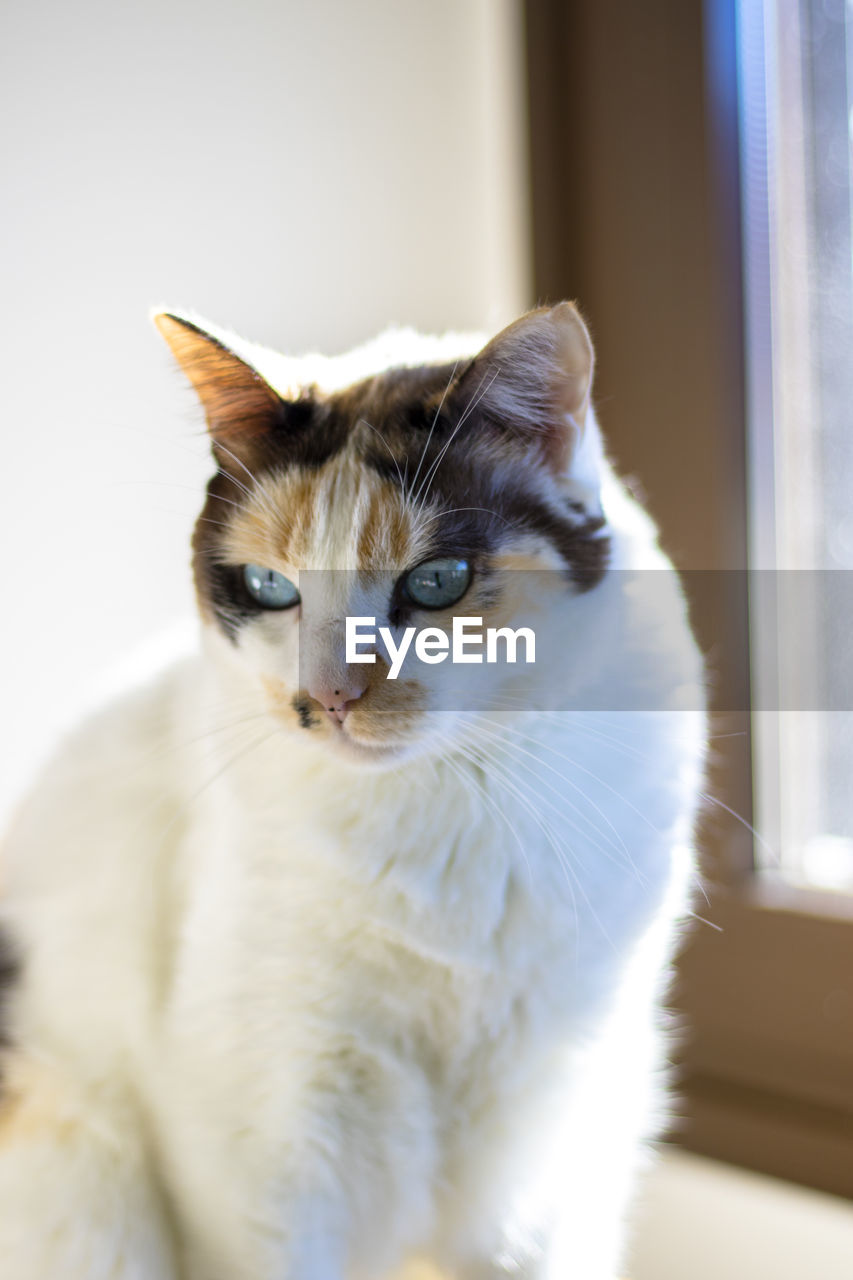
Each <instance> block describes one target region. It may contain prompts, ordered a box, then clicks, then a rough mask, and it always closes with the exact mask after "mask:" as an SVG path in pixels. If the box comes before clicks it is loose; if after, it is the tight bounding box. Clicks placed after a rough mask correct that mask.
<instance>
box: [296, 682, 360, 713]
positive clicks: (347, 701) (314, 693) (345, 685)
mask: <svg viewBox="0 0 853 1280" xmlns="http://www.w3.org/2000/svg"><path fill="white" fill-rule="evenodd" d="M308 692H309V694H310V695H311V697H312V698H313V699H314V701H315V702H319V704H320V706H321V707H322V708H323V710H324V711H325V713H326V715H327V716H328V717H329V719H330V720H332V721H333V722H334V723H335V724H343V722H344V720H346V718H347V716H348V715H349V712H350V708H351V707H352V704H353V703H354V702H357V701H358V699H359V698H360V697H361V695H362V694H363V693H364V686H363V685H359V684H356V683H355V681H352V680H341V681H340V682H339V684H338V686H337V688H335V687H333V686H332V685H331V684H328V685H327V684H319V683H318V684H309V686H308Z"/></svg>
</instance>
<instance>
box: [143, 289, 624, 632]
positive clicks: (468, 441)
mask: <svg viewBox="0 0 853 1280" xmlns="http://www.w3.org/2000/svg"><path fill="white" fill-rule="evenodd" d="M157 323H158V326H159V327H160V328H161V331H162V332H163V333H164V335H165V336H166V338H167V341H169V343H170V345H171V347H172V349H173V351H174V352H175V354H176V356H177V358H178V359H179V361H180V363H181V365H182V367H183V368H184V369H185V371H186V372H187V374H188V376H189V377H190V380H191V381H192V382H193V385H194V386H195V387H196V389H197V391H198V393H199V396H200V398H201V400H202V403H203V404H204V407H205V411H206V413H207V416H208V422H209V424H210V429H211V435H212V438H213V446H214V453H215V455H216V458H217V462H218V464H219V470H218V472H217V474H216V476H215V477H214V478H213V480H212V481H211V483H210V485H209V486H208V496H207V502H206V504H205V507H204V510H203V511H202V514H201V517H200V519H199V522H198V524H197V526H196V530H195V534H194V539H193V551H194V567H195V576H196V584H197V589H198V595H199V601H200V607H201V610H202V613H203V615H204V616H205V617H206V618H208V619H217V620H218V621H219V623H220V625H221V626H222V627H223V628H224V630H225V631H226V632H227V633H228V634H229V635H231V636H232V637H233V636H235V635H236V633H237V630H238V628H239V627H240V625H242V622H243V621H245V620H246V619H248V618H251V617H252V616H256V615H257V613H258V609H257V608H256V607H255V606H254V605H253V604H252V602H251V601H250V600H247V599H246V597H245V592H243V591H242V586H241V581H240V578H239V574H238V573H237V568H238V567H239V566H240V565H242V564H246V563H257V564H262V565H265V566H268V567H271V568H277V569H279V570H280V571H281V572H283V573H286V574H288V576H293V575H294V574H295V573H298V572H299V570H301V569H303V568H324V569H335V568H341V569H342V568H348V569H352V568H359V569H361V570H365V571H370V570H373V569H377V570H385V571H387V570H391V569H396V570H397V571H399V572H402V571H403V570H404V569H406V568H411V567H414V564H416V563H420V562H422V561H423V560H425V559H431V558H434V557H439V556H444V555H462V556H465V557H467V558H469V559H471V560H473V561H476V562H477V563H482V562H484V561H486V560H488V559H489V558H493V557H494V556H496V555H499V554H503V553H505V552H507V551H508V550H511V549H512V546H513V544H514V543H515V542H518V541H519V540H521V541H522V542H525V541H527V540H529V537H530V535H533V536H534V537H536V538H538V539H540V540H541V541H542V542H543V543H544V544H546V546H547V547H548V548H551V549H552V550H553V551H555V552H556V553H557V554H558V555H559V557H560V559H561V561H562V564H563V566H564V567H565V569H566V570H567V571H568V574H569V576H570V577H571V579H572V581H573V582H574V584H575V585H576V586H577V587H579V588H580V589H581V590H588V589H590V588H591V587H593V586H594V585H595V583H596V582H598V581H599V580H600V578H601V576H602V575H603V574H604V572H605V570H606V567H607V560H608V554H609V547H608V542H607V539H606V537H603V536H602V532H603V529H604V520H603V518H602V517H601V515H600V514H599V512H598V511H597V509H595V501H594V495H593V501H592V502H591V504H590V507H589V509H588V508H587V506H586V505H585V502H586V500H587V499H586V496H585V494H586V492H587V491H584V492H583V493H581V497H582V498H583V501H579V500H578V490H577V488H573V487H572V486H571V483H570V480H571V477H570V468H571V463H572V458H573V456H574V453H575V450H576V448H577V447H578V443H579V440H580V439H581V437H582V430H583V422H584V418H585V415H586V412H587V407H588V404H589V395H590V385H591V378H592V368H593V356H592V347H591V344H590V342H589V336H588V334H587V331H586V328H585V326H584V324H583V321H582V320H581V319H580V316H579V315H578V313H577V311H576V309H575V308H574V307H573V306H572V305H570V304H560V305H559V306H557V307H553V308H539V309H538V310H537V311H533V312H530V313H529V314H528V315H526V316H523V317H522V318H521V319H520V320H518V321H516V322H515V323H514V324H513V325H510V326H509V327H508V328H507V329H505V330H504V331H503V332H502V333H501V334H499V335H498V336H497V337H496V338H494V339H493V340H492V341H491V342H489V343H488V344H487V345H486V346H485V347H484V348H483V349H482V351H481V352H480V353H479V355H477V356H474V357H469V358H466V359H464V360H462V361H461V362H459V363H457V364H453V363H449V362H446V363H441V364H426V365H419V366H415V367H411V368H410V367H402V366H398V367H393V368H388V369H385V370H384V371H382V372H380V373H376V374H372V375H371V376H369V377H366V378H365V377H362V378H360V379H359V380H357V381H355V382H353V383H351V384H350V385H349V386H347V387H344V388H343V389H340V384H339V383H338V384H336V386H337V387H338V389H334V390H325V391H324V390H320V389H318V387H317V386H314V385H312V386H309V387H307V388H306V387H304V386H303V387H302V389H301V390H300V389H299V388H296V389H294V388H293V387H292V386H289V389H288V391H287V393H286V394H285V395H283V396H280V395H279V394H278V393H277V392H276V391H275V390H274V388H273V387H272V386H271V384H270V383H268V382H267V381H265V380H264V378H262V377H261V375H260V374H259V372H258V369H257V368H256V367H255V364H254V363H253V361H254V360H255V359H259V360H260V363H261V365H263V367H264V368H266V367H267V366H266V364H264V360H265V359H266V357H268V356H270V354H271V353H265V354H264V353H260V354H259V349H253V348H251V347H249V346H248V345H245V346H244V344H242V342H241V341H240V340H239V339H234V343H233V345H234V348H235V349H232V347H231V346H229V342H230V341H231V340H230V339H228V336H227V335H225V336H224V338H220V337H218V336H217V335H216V332H215V331H214V332H213V333H206V332H205V331H204V330H203V329H201V328H200V327H199V326H197V325H195V324H194V323H193V322H191V321H188V320H186V319H183V318H181V317H180V316H175V315H174V314H171V313H168V314H163V315H161V316H160V317H159V318H158V321H157ZM253 352H254V354H253ZM261 355H263V356H264V358H263V359H261ZM272 358H273V359H275V358H276V357H272ZM226 441H227V444H226ZM567 468H568V470H567ZM229 566H230V573H229Z"/></svg>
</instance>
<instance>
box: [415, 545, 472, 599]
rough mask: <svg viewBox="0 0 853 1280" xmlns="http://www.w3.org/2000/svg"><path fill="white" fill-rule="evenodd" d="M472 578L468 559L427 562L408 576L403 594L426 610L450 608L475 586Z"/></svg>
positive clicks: (450, 558)
mask: <svg viewBox="0 0 853 1280" xmlns="http://www.w3.org/2000/svg"><path fill="white" fill-rule="evenodd" d="M471 577H472V572H471V566H470V564H469V563H468V561H467V560H458V559H457V558H456V557H455V556H449V557H448V558H447V559H445V560H427V561H426V563H425V564H419V565H418V566H417V568H415V569H411V570H410V571H409V572H408V573H407V574H406V576H405V577H404V578H403V591H404V592H405V594H406V596H407V597H408V599H409V600H410V601H411V602H412V604H417V605H420V607H421V608H422V609H446V608H447V607H448V605H451V604H456V601H457V600H461V599H462V597H463V596H464V594H465V592H466V591H467V590H468V588H469V586H470V585H471Z"/></svg>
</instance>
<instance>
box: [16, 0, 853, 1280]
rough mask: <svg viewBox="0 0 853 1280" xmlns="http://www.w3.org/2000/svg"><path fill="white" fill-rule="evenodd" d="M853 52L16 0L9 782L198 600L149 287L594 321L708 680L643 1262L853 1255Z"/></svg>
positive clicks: (436, 8)
mask: <svg viewBox="0 0 853 1280" xmlns="http://www.w3.org/2000/svg"><path fill="white" fill-rule="evenodd" d="M851 71H853V17H851V8H850V6H849V4H848V2H847V0H740V2H738V0H644V3H643V4H637V3H635V2H634V0H359V2H358V3H348V2H347V0H313V2H312V3H310V4H308V3H303V2H297V0H241V2H240V3H237V0H207V2H206V3H204V4H202V3H201V2H200V0H171V3H168V4H167V3H166V2H165V0H147V2H146V3H145V4H140V5H135V6H126V5H124V6H122V5H115V4H108V3H106V0H78V3H76V4H75V5H73V6H68V5H62V4H60V3H59V0H30V3H28V4H26V5H25V4H22V3H18V4H7V5H6V6H4V7H3V9H2V12H0V103H1V104H2V111H0V139H2V141H1V142H0V146H2V172H3V180H4V188H5V189H4V199H3V205H2V215H0V216H2V228H3V234H2V237H0V262H2V296H3V302H4V305H3V308H2V317H0V325H2V343H0V351H2V355H3V377H2V379H0V403H2V424H3V431H4V439H5V442H6V454H5V457H6V474H7V482H6V485H5V488H4V493H3V502H2V504H0V521H2V534H3V538H4V545H5V546H6V547H7V552H6V555H5V560H4V586H5V590H4V600H5V606H4V617H5V620H6V626H5V635H4V646H3V654H4V659H5V660H4V662H3V664H2V668H0V694H2V709H3V723H4V732H3V735H2V736H3V746H2V769H0V808H2V807H5V806H7V805H8V804H9V803H10V801H11V800H12V798H13V797H14V795H15V794H16V792H17V791H18V790H19V788H20V787H21V785H22V784H23V783H24V781H25V779H26V778H27V776H28V775H29V774H30V773H31V772H32V769H33V766H34V764H35V762H36V761H37V760H38V758H39V757H40V756H41V755H42V754H43V753H44V752H45V750H46V749H48V748H49V746H50V744H51V743H52V742H53V741H54V740H55V737H56V734H57V732H58V731H60V730H61V728H62V726H63V725H64V724H66V723H67V722H68V721H69V720H70V719H71V718H73V716H74V714H75V712H76V708H77V706H78V704H79V701H80V699H81V697H82V696H83V695H84V693H85V692H86V691H87V690H88V689H89V688H90V687H91V686H92V685H93V684H95V683H97V682H98V681H99V680H100V679H101V677H102V676H103V673H104V672H105V670H107V669H108V668H110V667H111V666H112V664H113V663H114V662H116V661H117V660H119V659H121V657H122V655H124V654H125V653H127V652H128V651H129V650H132V649H134V647H135V646H137V645H139V644H145V643H147V642H149V641H151V640H152V639H153V638H154V637H156V636H157V635H158V634H159V633H161V632H162V630H163V628H164V627H167V626H168V625H169V624H171V623H173V622H175V621H177V620H179V619H181V618H182V617H185V616H186V615H187V614H188V613H190V612H191V610H192V595H191V586H190V579H189V552H188V539H189V532H190V528H191V524H192V520H193V517H194V515H195V513H196V511H197V508H198V504H199V495H200V491H201V487H202V485H203V483H204V480H205V479H206V477H207V474H208V472H209V462H208V454H207V446H206V441H205V439H204V435H203V432H202V430H201V419H200V414H199V411H198V409H197V406H196V404H195V402H194V398H193V396H192V394H191V392H190V391H189V390H188V389H187V387H186V386H185V384H184V382H183V380H182V378H181V376H180V375H179V374H178V373H177V371H176V370H175V369H174V368H173V366H172V364H171V361H170V359H169V356H168V353H167V351H166V350H165V347H164V346H163V345H162V343H161V341H160V340H159V339H158V338H157V336H156V334H155V332H154V330H153V328H152V327H151V325H150V322H149V320H148V312H149V309H150V308H151V307H152V306H153V305H157V304H163V303H165V304H168V305H172V306H177V307H185V308H191V309H194V310H196V311H197V312H199V313H201V314H202V315H204V316H206V317H208V318H209V319H211V320H213V321H215V322H216V323H218V324H221V325H225V326H227V327H231V328H234V329H236V330H237V331H238V332H240V333H242V334H243V335H244V336H246V337H248V338H250V339H252V340H255V341H259V342H262V343H265V344H267V345H270V346H273V347H276V348H278V349H281V350H285V351H288V352H292V353H298V352H303V351H306V350H310V349H321V350H324V351H327V352H335V351H340V350H343V349H345V348H346V347H347V346H349V345H351V344H353V343H356V342H358V341H361V340H363V339H365V338H368V337H370V336H371V335H373V334H374V333H376V332H377V331H379V330H381V329H383V328H385V327H387V326H389V325H413V326H416V327H418V328H420V329H423V330H426V331H438V332H441V331H444V330H448V329H484V330H495V329H497V328H498V327H500V326H501V325H502V324H504V323H506V322H507V321H509V320H510V319H512V318H513V317H514V316H515V315H517V314H518V313H519V312H520V311H522V310H524V309H525V308H526V307H528V306H530V305H533V304H535V303H536V302H544V301H549V300H550V301H556V300H558V299H559V298H561V297H570V298H576V299H578V300H579V302H580V304H581V307H582V309H583V310H584V312H585V314H586V315H587V317H588V319H589V322H590V325H591V329H592V332H593V337H594V339H595V343H596V348H597V355H598V366H597V370H598V372H597V384H596V391H597V395H596V399H597V404H598V412H599V418H600V420H601V423H602V426H603V428H604V431H605V434H606V436H607V438H608V441H609V444H610V448H611V451H612V453H613V455H614V457H615V459H616V461H617V463H618V465H619V467H620V469H621V470H622V472H623V474H626V475H627V476H628V477H630V480H631V484H632V487H633V488H634V489H635V491H636V492H637V493H638V494H640V495H641V496H642V497H643V499H644V500H645V501H646V502H647V504H648V506H649V508H650V509H651V511H652V513H653V514H654V516H655V517H656V519H657V520H658V521H659V523H660V527H661V534H662V540H663V542H664V545H665V547H666V548H667V550H668V551H669V552H670V554H671V555H672V556H673V558H674V559H675V561H676V563H677V564H678V565H679V566H680V567H681V568H683V569H685V570H689V571H690V573H689V575H688V577H687V582H688V591H689V592H690V595H691V605H692V609H693V616H694V621H695V624H696V628H697V632H698V634H699V636H700V639H701V642H702V644H703V648H704V649H705V651H706V653H707V654H708V657H709V666H710V670H711V672H712V686H713V696H714V699H715V707H716V718H715V728H714V733H715V736H714V742H713V753H712V770H711V776H710V778H709V783H708V796H709V798H708V802H707V813H706V818H705V822H704V826H703V831H702V849H703V855H704V858H705V870H706V884H707V896H708V903H707V909H705V907H704V906H703V907H702V909H701V910H702V914H703V915H705V916H707V920H708V924H707V925H706V926H699V927H697V929H696V930H695V931H694V935H693V937H692V939H691V942H690V944H689V946H688V948H687V949H686V952H685V956H684V958H683V960H682V963H681V965H680V969H679V978H678V985H677V990H676V997H675V998H676V1000H677V1004H678V1008H679V1010H680V1011H683V1012H684V1014H685V1015H686V1021H687V1024H688V1025H689V1026H690V1028H691V1032H690V1034H689V1036H688V1037H687V1038H686V1041H685V1048H684V1051H683V1060H682V1061H681V1063H680V1066H679V1072H680V1081H681V1091H682V1095H683V1098H684V1103H683V1111H684V1120H683V1123H681V1124H680V1125H679V1126H678V1127H677V1129H676V1131H675V1132H674V1133H673V1134H672V1135H671V1146H670V1148H669V1150H668V1152H667V1155H666V1157H665V1159H664V1161H663V1162H662V1164H661V1166H660V1168H659V1170H658V1171H657V1173H655V1174H654V1175H653V1177H652V1178H651V1179H650V1180H649V1182H648V1185H647V1189H646V1194H645V1197H644V1201H643V1209H642V1212H641V1214H640V1217H639V1219H638V1229H637V1236H636V1245H635V1250H634V1255H633V1263H632V1267H631V1276H632V1277H634V1278H635V1280H653V1277H654V1278H656V1280H669V1278H670V1277H671V1278H672V1280H676V1277H677V1278H678V1280H681V1277H683V1276H684V1275H689V1276H690V1277H691V1280H705V1277H711V1276H720V1275H723V1274H725V1275H727V1276H732V1277H738V1276H744V1277H746V1276H749V1277H750V1278H751V1280H756V1278H760V1277H764V1276H767V1277H770V1276H773V1277H774V1280H776V1278H781V1280H788V1277H790V1278H791V1280H793V1278H794V1277H800V1276H803V1275H805V1274H807V1273H808V1274H811V1273H812V1272H813V1271H815V1270H817V1271H819V1273H820V1274H821V1276H822V1277H826V1278H827V1280H834V1278H835V1277H839V1280H840V1277H842V1276H844V1277H849V1276H850V1275H851V1274H853V1208H851V1205H850V1199H851V1198H853V1083H852V1082H853V809H851V805H850V803H849V783H848V779H849V777H850V774H851V770H853V717H851V714H850V708H849V706H845V704H844V697H843V696H842V694H841V693H839V689H840V688H841V685H840V683H839V681H840V677H841V675H842V674H845V673H846V672H847V671H848V670H849V669H850V665H851V664H850V632H849V628H848V627H846V626H843V625H839V624H838V619H837V617H836V616H835V615H834V614H833V613H832V611H831V610H827V607H826V598H827V597H826V592H825V591H824V590H823V589H821V591H817V589H816V588H815V586H814V584H815V583H816V581H817V577H816V575H817V574H825V573H828V572H834V573H836V574H838V573H840V571H843V570H845V569H849V568H851V567H853V516H851V514H850V500H849V495H850V493H851V492H853V483H851V482H853V432H851V430H850V422H849V417H850V405H851V404H853V359H851V354H853V269H851V207H853V198H851V193H852V192H853V183H851V149H850V120H851V105H853V101H851V92H850V85H851V82H853V77H852V76H851ZM747 570H749V575H748V574H747ZM756 571H760V572H759V575H758V576H756ZM780 573H781V574H785V575H790V574H800V575H804V576H801V577H800V578H799V579H797V582H798V583H799V584H804V585H800V586H798V589H797V590H798V594H797V600H798V602H800V603H799V605H798V608H797V609H796V610H792V609H791V608H790V607H788V608H787V609H785V608H783V607H782V605H781V604H780V603H779V601H778V600H777V599H776V595H775V594H774V595H773V597H772V599H770V600H769V602H768V600H767V599H766V598H765V597H766V589H765V587H764V586H762V583H766V582H767V581H769V580H771V579H772V581H773V582H775V583H778V582H779V581H780V576H779V575H780ZM762 575H763V576H762ZM786 580H787V579H786ZM821 581H822V580H821ZM834 581H835V582H840V581H841V578H840V577H837V578H836V579H834ZM721 584H722V585H721ZM792 614H795V615H796V616H795V617H793V618H792ZM783 623H784V625H783ZM804 681H805V685H804V683H803V682H804ZM792 682H793V683H792ZM792 688H795V689H796V693H797V696H796V697H795V698H793V697H791V696H790V690H791V689H792ZM804 690H805V691H804ZM794 706H796V708H797V709H796V710H791V709H786V710H780V708H783V707H785V708H791V707H794ZM759 708H760V710H759Z"/></svg>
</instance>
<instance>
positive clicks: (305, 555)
mask: <svg viewBox="0 0 853 1280" xmlns="http://www.w3.org/2000/svg"><path fill="white" fill-rule="evenodd" d="M223 541H224V547H225V552H226V556H227V558H228V559H230V560H232V561H234V562H236V563H255V564H266V565H269V566H270V567H275V566H276V565H277V564H281V565H282V566H285V567H286V566H290V567H309V568H310V567H314V568H336V569H355V568H383V569H384V568H387V567H388V566H389V565H395V564H400V563H407V562H408V559H409V558H410V548H411V546H412V517H411V514H410V512H409V511H408V510H407V509H406V508H405V506H404V503H403V502H402V500H401V496H400V494H399V491H398V490H397V489H395V487H394V486H393V485H391V484H389V483H388V482H387V481H386V480H383V479H382V477H381V476H379V475H377V474H376V473H375V472H374V471H372V470H370V469H369V468H367V467H365V466H364V465H363V463H361V462H360V461H359V460H358V459H357V458H356V457H355V456H354V455H353V453H352V452H351V451H350V450H347V451H345V452H344V453H343V454H340V455H338V456H336V457H335V458H333V459H331V460H329V461H328V462H326V463H325V464H323V466H321V467H320V468H318V469H316V470H312V471H303V470H301V469H293V470H289V471H283V472H276V473H272V474H269V475H266V476H263V477H261V478H260V483H259V484H258V486H257V488H256V489H255V490H254V491H253V493H252V494H251V495H250V496H249V497H247V499H246V501H245V503H244V505H243V506H242V507H241V508H240V510H238V511H236V512H234V514H233V516H232V517H231V519H230V527H229V530H228V533H227V534H226V536H225V538H224V540H223Z"/></svg>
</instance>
